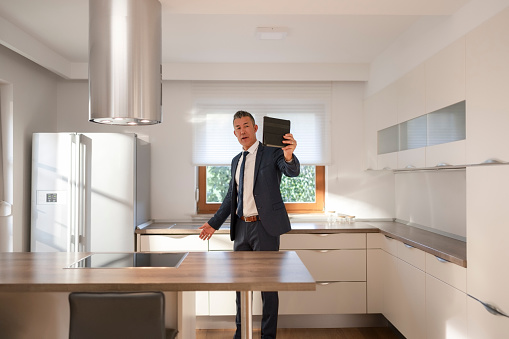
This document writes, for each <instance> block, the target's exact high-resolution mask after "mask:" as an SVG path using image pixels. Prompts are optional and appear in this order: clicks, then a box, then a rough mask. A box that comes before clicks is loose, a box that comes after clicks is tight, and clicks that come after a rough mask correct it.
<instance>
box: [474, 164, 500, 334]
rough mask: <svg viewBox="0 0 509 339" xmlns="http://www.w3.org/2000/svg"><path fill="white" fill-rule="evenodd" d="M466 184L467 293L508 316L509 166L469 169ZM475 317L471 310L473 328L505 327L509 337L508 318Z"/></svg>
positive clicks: (487, 166)
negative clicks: (508, 218) (508, 210)
mask: <svg viewBox="0 0 509 339" xmlns="http://www.w3.org/2000/svg"><path fill="white" fill-rule="evenodd" d="M466 183H467V248H468V251H467V262H468V266H467V293H468V294H469V295H471V296H473V297H475V298H477V299H479V300H481V301H483V302H485V303H489V304H491V305H493V306H496V307H497V308H498V309H499V310H501V311H502V312H504V313H506V314H509V293H507V286H509V271H508V270H507V263H508V262H509V251H508V249H507V239H509V227H507V220H506V218H507V215H506V211H507V203H508V201H509V165H491V166H490V165H486V166H476V167H468V168H467V181H466ZM469 304H470V303H469ZM473 309H477V308H473ZM484 312H486V311H484ZM486 313H487V312H486ZM476 314H477V312H473V313H470V306H469V313H468V322H469V326H470V323H472V327H474V328H483V327H488V326H491V325H492V324H495V323H497V324H498V323H499V324H500V326H502V327H503V331H501V332H500V333H505V335H507V333H509V318H503V320H495V319H491V318H490V317H493V318H502V317H500V316H495V315H489V316H490V317H488V316H487V315H485V316H483V317H476V316H475V315H476ZM487 319H489V320H487ZM484 321H486V323H484ZM500 330H502V328H500ZM493 333H495V332H493ZM479 338H481V337H479ZM482 338H488V337H482Z"/></svg>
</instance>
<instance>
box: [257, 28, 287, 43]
mask: <svg viewBox="0 0 509 339" xmlns="http://www.w3.org/2000/svg"><path fill="white" fill-rule="evenodd" d="M287 35H288V28H286V27H256V37H257V38H258V39H260V40H282V39H284V38H286V36H287Z"/></svg>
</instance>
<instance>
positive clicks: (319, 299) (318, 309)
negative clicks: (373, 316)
mask: <svg viewBox="0 0 509 339" xmlns="http://www.w3.org/2000/svg"><path fill="white" fill-rule="evenodd" d="M359 313H366V283H365V282H328V283H317V284H316V291H304V292H299V291H295V292H293V291H292V292H279V314H359Z"/></svg>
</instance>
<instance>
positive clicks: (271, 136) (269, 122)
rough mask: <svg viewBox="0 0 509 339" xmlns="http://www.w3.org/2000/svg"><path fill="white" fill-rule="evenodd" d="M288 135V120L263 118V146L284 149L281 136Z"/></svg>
mask: <svg viewBox="0 0 509 339" xmlns="http://www.w3.org/2000/svg"><path fill="white" fill-rule="evenodd" d="M286 133H290V120H284V119H276V118H271V117H263V144H264V145H265V146H270V147H285V146H287V144H284V143H283V140H284V138H283V135H285V134H286Z"/></svg>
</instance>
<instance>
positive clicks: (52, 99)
mask: <svg viewBox="0 0 509 339" xmlns="http://www.w3.org/2000/svg"><path fill="white" fill-rule="evenodd" d="M0 82H2V83H3V84H7V85H8V86H11V88H12V103H10V105H12V111H11V112H12V115H13V116H12V118H13V143H12V145H13V159H12V166H13V174H14V175H13V183H12V184H13V191H14V194H13V201H12V202H13V209H12V211H13V232H12V235H13V244H12V249H13V250H14V251H27V250H29V232H30V178H31V149H32V133H33V132H36V131H37V132H52V131H54V130H55V127H56V90H57V76H55V75H54V74H53V73H50V72H49V71H47V70H46V69H44V68H42V67H40V66H37V65H36V64H34V63H33V62H31V61H28V60H27V59H25V58H23V57H21V56H19V55H18V54H16V53H14V52H12V51H11V50H9V49H7V48H5V47H3V46H0ZM2 113H9V112H4V111H3V112H2Z"/></svg>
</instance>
